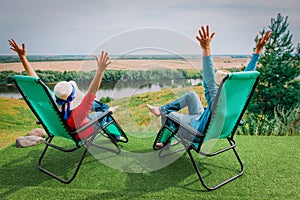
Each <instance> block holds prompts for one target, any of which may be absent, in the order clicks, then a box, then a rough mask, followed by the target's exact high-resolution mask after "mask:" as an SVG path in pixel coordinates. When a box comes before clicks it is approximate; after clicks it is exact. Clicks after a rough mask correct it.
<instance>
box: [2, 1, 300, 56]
mask: <svg viewBox="0 0 300 200" xmlns="http://www.w3.org/2000/svg"><path fill="white" fill-rule="evenodd" d="M299 11H300V5H299V3H298V0H286V1H284V3H282V1H279V0H274V1H271V2H266V1H261V0H252V1H240V0H239V1H238V0H223V1H199V0H186V1H183V0H180V1H179V0H167V1H161V0H160V1H158V0H151V1H142V2H141V1H138V0H130V1H118V2H117V1H99V0H88V1H80V0H64V1H59V0H52V1H46V0H28V1H17V0H10V1H4V2H2V3H1V8H0V26H1V29H0V35H1V41H0V54H7V53H11V51H10V50H9V48H8V45H7V39H9V38H11V37H14V38H16V39H17V40H20V41H24V42H26V43H28V44H29V45H30V52H31V53H33V54H73V53H74V54H78V53H80V54H82V53H87V52H89V51H90V50H91V49H92V48H94V47H95V46H96V45H97V44H99V43H100V42H102V41H105V40H106V39H108V38H110V37H111V36H113V35H116V34H119V33H121V32H123V31H126V30H131V29H136V28H141V27H161V28H166V29H171V30H175V31H178V32H181V33H183V34H185V35H187V36H188V37H190V38H191V39H192V40H194V38H195V35H196V34H197V29H198V28H199V27H200V25H205V24H210V25H211V27H212V29H213V30H215V31H216V32H217V35H216V38H215V41H214V44H215V45H216V47H215V53H225V52H228V53H238V52H241V53H248V52H249V51H250V50H251V49H252V45H253V38H254V36H255V34H257V32H258V31H259V30H260V29H262V28H263V27H266V26H268V25H269V24H270V19H271V18H274V17H276V15H277V13H279V12H280V13H282V14H283V15H284V16H289V20H290V29H291V32H292V33H293V34H294V40H295V41H296V42H297V41H299V36H300V29H299V26H300V14H299ZM233 41H234V42H233ZM246 41H249V42H246Z"/></svg>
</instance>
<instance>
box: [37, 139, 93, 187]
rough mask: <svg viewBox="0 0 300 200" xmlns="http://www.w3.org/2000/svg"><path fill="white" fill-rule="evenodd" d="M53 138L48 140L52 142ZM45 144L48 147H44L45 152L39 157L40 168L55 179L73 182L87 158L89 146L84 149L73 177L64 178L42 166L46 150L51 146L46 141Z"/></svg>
mask: <svg viewBox="0 0 300 200" xmlns="http://www.w3.org/2000/svg"><path fill="white" fill-rule="evenodd" d="M52 139H53V137H52V138H50V140H49V141H48V142H49V143H51V141H52ZM45 144H46V147H45V148H44V150H43V152H42V154H41V156H40V158H39V161H38V166H39V170H40V171H42V172H43V173H45V174H48V175H49V176H51V177H53V178H55V179H57V180H59V181H61V182H62V183H66V184H68V183H71V182H72V181H73V180H74V178H75V177H76V175H77V173H78V171H79V168H80V167H81V164H82V162H83V159H84V158H85V155H86V153H87V151H88V147H86V148H85V149H84V151H83V153H82V155H81V157H80V159H79V162H78V164H77V167H76V169H75V171H74V173H73V175H72V176H71V178H69V179H63V178H61V177H59V176H58V175H56V174H54V173H53V172H51V171H49V170H47V169H45V168H43V167H42V160H43V158H44V156H45V154H46V151H47V150H48V147H49V146H50V145H48V144H47V143H45ZM65 152H67V151H65Z"/></svg>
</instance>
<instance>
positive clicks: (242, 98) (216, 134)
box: [153, 71, 259, 190]
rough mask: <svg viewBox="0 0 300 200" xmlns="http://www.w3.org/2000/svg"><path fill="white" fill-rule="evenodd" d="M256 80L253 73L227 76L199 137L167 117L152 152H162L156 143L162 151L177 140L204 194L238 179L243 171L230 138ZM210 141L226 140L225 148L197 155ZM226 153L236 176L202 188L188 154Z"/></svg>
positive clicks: (202, 181)
mask: <svg viewBox="0 0 300 200" xmlns="http://www.w3.org/2000/svg"><path fill="white" fill-rule="evenodd" d="M258 78H259V72H257V71H247V72H235V73H230V74H228V75H227V76H226V77H225V78H224V79H223V81H222V82H221V84H220V87H219V90H218V93H217V96H216V99H215V101H214V103H213V107H212V112H211V114H210V118H209V121H208V123H207V124H206V128H205V131H204V133H199V132H198V131H197V130H195V129H193V128H192V127H190V126H188V125H186V124H182V123H181V122H180V121H177V120H176V119H174V118H172V117H171V116H167V119H166V122H165V123H164V124H163V125H162V127H161V129H160V130H159V132H158V135H157V137H156V139H155V140H154V143H153V149H154V150H161V151H164V149H165V148H162V147H158V146H156V144H157V143H158V142H161V143H164V146H165V147H166V146H168V145H169V144H170V143H171V141H172V139H173V138H175V137H176V138H179V139H180V143H181V144H183V146H184V148H183V150H185V151H186V152H187V153H188V154H189V156H190V159H191V161H192V163H193V165H194V168H195V170H196V173H197V175H198V178H199V180H200V182H201V183H202V185H203V186H204V187H205V188H206V189H207V190H214V189H217V188H219V187H221V186H223V185H225V184H226V183H228V182H230V181H232V180H234V179H236V178H237V177H239V176H241V175H242V174H243V172H244V167H243V163H242V161H241V159H240V158H239V156H238V154H237V151H236V149H235V146H236V142H235V140H234V139H233V137H234V133H235V132H236V129H237V127H238V125H239V124H240V121H241V119H242V116H243V114H244V112H245V111H246V108H247V106H248V104H249V102H250V99H251V97H252V94H253V92H254V90H255V87H256V85H257V83H258ZM174 127H175V129H174ZM182 131H185V132H188V133H189V135H190V137H189V138H187V137H186V134H181V132H182ZM190 138H193V139H190ZM214 139H227V140H228V142H229V146H226V147H224V148H223V149H220V150H218V151H216V152H213V153H207V152H203V151H201V150H202V149H201V147H202V146H203V145H204V144H205V143H207V142H208V141H212V140H214ZM230 149H232V150H233V152H234V154H235V156H236V158H237V160H238V162H239V164H240V168H241V169H240V171H239V173H238V174H237V175H235V176H233V177H231V178H229V179H227V180H225V181H223V182H221V183H219V184H217V185H215V186H212V187H210V186H208V185H206V184H205V182H204V179H203V177H202V175H201V172H200V169H199V167H198V165H197V163H196V161H195V159H194V157H193V155H192V152H191V151H192V150H193V151H196V152H197V153H199V154H200V155H202V156H206V157H212V156H215V155H218V154H220V153H223V152H225V151H227V150H230ZM170 154H171V153H170Z"/></svg>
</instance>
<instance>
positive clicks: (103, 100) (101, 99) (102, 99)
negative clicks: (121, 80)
mask: <svg viewBox="0 0 300 200" xmlns="http://www.w3.org/2000/svg"><path fill="white" fill-rule="evenodd" d="M111 101H113V98H111V97H102V98H100V102H101V103H109V102H111Z"/></svg>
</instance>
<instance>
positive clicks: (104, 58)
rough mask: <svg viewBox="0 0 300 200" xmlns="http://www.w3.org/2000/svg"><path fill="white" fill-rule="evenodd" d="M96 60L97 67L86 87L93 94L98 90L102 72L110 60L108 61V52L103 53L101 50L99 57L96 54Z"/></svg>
mask: <svg viewBox="0 0 300 200" xmlns="http://www.w3.org/2000/svg"><path fill="white" fill-rule="evenodd" d="M96 61H97V67H98V69H97V71H96V74H95V76H94V78H93V80H92V82H91V84H90V86H89V89H88V93H90V94H93V95H94V94H96V92H97V91H98V89H99V87H100V84H101V80H102V76H103V73H104V71H105V69H106V68H107V66H108V65H109V64H110V63H111V61H109V57H108V53H107V52H105V53H104V52H103V51H102V52H101V57H97V56H96Z"/></svg>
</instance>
